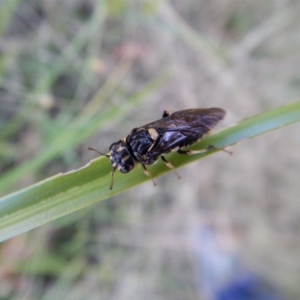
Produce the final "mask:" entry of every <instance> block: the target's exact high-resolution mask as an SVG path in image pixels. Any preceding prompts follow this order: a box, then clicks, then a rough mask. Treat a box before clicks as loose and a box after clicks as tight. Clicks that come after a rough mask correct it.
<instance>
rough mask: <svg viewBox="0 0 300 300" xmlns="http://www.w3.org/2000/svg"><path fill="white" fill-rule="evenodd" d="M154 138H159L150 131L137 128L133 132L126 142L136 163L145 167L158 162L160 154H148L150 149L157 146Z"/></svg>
mask: <svg viewBox="0 0 300 300" xmlns="http://www.w3.org/2000/svg"><path fill="white" fill-rule="evenodd" d="M151 134H152V136H151ZM154 138H157V137H156V136H153V132H151V131H150V132H149V129H145V128H135V129H133V130H132V131H131V133H130V134H129V135H128V137H127V138H126V142H127V146H128V149H129V151H130V152H131V155H132V156H133V157H134V159H135V160H136V161H138V162H140V163H142V164H145V165H152V164H154V163H155V162H156V161H157V160H158V158H159V155H160V153H157V154H156V153H155V154H154V153H151V154H149V153H148V151H149V149H151V147H153V145H154V144H155V139H154Z"/></svg>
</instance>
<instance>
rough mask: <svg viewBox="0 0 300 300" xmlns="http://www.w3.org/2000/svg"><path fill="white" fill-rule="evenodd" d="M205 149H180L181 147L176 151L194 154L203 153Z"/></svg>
mask: <svg viewBox="0 0 300 300" xmlns="http://www.w3.org/2000/svg"><path fill="white" fill-rule="evenodd" d="M207 150H208V149H202V150H181V149H178V150H177V153H179V154H186V155H194V154H201V153H205V152H206V151H207Z"/></svg>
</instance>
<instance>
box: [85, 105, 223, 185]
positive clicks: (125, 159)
mask: <svg viewBox="0 0 300 300" xmlns="http://www.w3.org/2000/svg"><path fill="white" fill-rule="evenodd" d="M225 114H226V112H225V110H224V109H222V108H215V107H213V108H205V109H201V108H195V109H187V110H180V111H177V112H174V113H171V112H169V111H164V112H163V116H162V119H160V120H157V121H154V122H151V123H148V124H146V125H143V126H140V127H136V128H134V129H132V131H131V132H130V134H129V135H128V136H127V137H126V138H124V139H122V140H119V141H118V142H116V143H113V144H112V145H110V147H109V153H108V154H103V153H101V152H99V151H98V150H96V149H95V148H91V147H89V148H88V149H89V150H92V151H95V152H97V153H98V154H100V155H104V156H106V157H108V158H109V159H110V162H111V164H112V167H113V171H112V175H111V184H110V187H109V188H110V189H112V188H113V175H114V172H115V171H116V170H119V171H120V172H122V173H128V172H130V171H131V170H132V169H133V168H134V167H135V166H136V164H137V163H140V164H141V165H142V167H143V170H144V173H145V174H146V175H147V176H149V177H150V178H151V179H152V181H153V184H154V185H156V183H155V182H154V180H153V178H152V176H151V174H150V173H149V171H148V170H147V168H146V165H152V164H155V163H156V162H157V160H158V159H159V157H161V159H162V161H163V162H164V163H165V164H166V166H167V167H169V168H170V169H172V170H174V171H175V173H176V174H177V176H178V178H180V176H179V175H178V173H177V172H176V170H175V167H174V166H173V165H172V164H171V163H170V162H169V161H167V159H166V158H165V156H164V154H166V153H169V152H171V151H172V152H174V151H176V152H177V153H179V154H186V155H193V154H197V153H201V152H203V150H200V151H195V150H194V151H193V150H182V148H185V147H187V146H191V145H193V144H195V143H196V142H198V141H199V140H200V139H201V138H202V137H203V136H204V135H205V134H206V133H208V132H209V131H210V130H211V129H212V128H213V127H215V126H216V125H217V123H218V122H220V121H221V120H222V119H224V117H225Z"/></svg>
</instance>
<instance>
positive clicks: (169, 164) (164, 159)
mask: <svg viewBox="0 0 300 300" xmlns="http://www.w3.org/2000/svg"><path fill="white" fill-rule="evenodd" d="M161 159H162V161H163V162H164V163H165V165H166V166H167V167H168V168H170V169H172V170H173V171H174V172H175V173H176V175H177V177H178V179H180V176H179V174H178V173H177V171H176V169H175V167H174V166H173V165H172V164H171V163H170V162H169V161H167V160H166V158H165V157H164V156H161Z"/></svg>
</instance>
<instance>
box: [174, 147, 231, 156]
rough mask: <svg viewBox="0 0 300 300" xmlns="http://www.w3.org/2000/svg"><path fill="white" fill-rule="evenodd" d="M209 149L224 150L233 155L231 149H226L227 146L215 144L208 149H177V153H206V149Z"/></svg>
mask: <svg viewBox="0 0 300 300" xmlns="http://www.w3.org/2000/svg"><path fill="white" fill-rule="evenodd" d="M209 150H222V151H224V152H226V153H228V154H230V155H232V152H231V151H228V150H226V149H225V148H218V147H216V146H213V145H209V146H208V147H207V148H206V149H202V150H181V149H179V150H177V153H179V154H187V155H194V154H201V153H205V152H206V151H209Z"/></svg>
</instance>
